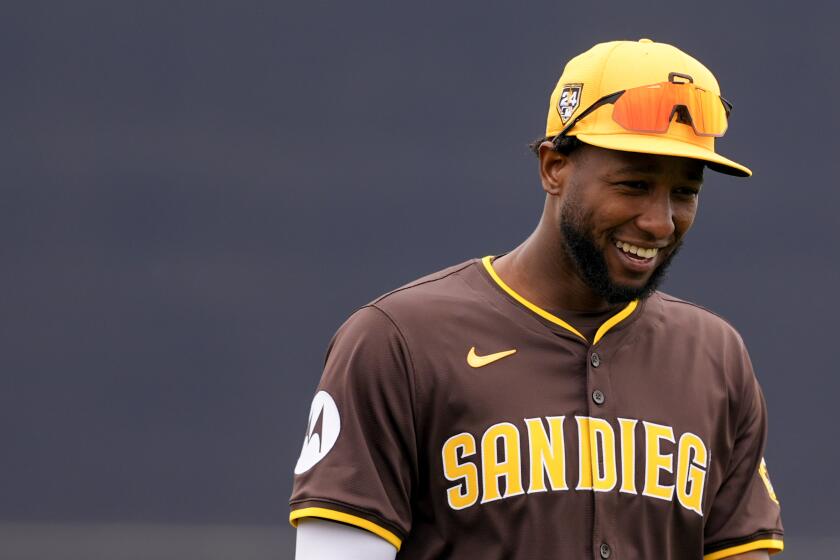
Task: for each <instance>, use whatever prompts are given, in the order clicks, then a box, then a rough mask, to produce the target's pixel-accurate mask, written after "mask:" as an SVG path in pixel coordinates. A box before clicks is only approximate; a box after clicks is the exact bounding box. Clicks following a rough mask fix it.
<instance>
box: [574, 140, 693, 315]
mask: <svg viewBox="0 0 840 560" xmlns="http://www.w3.org/2000/svg"><path fill="white" fill-rule="evenodd" d="M570 163H571V167H570V169H569V172H570V174H569V177H568V182H567V184H566V188H565V189H564V191H563V195H562V200H561V207H560V228H561V232H562V235H563V242H564V245H565V249H566V253H567V254H568V256H569V257H570V258H571V260H572V261H573V262H574V264H575V266H576V268H577V272H578V275H579V276H580V277H581V279H582V280H583V281H584V282H585V283H586V284H587V285H588V286H589V287H590V288H591V289H592V290H593V291H594V292H595V293H597V294H598V295H600V296H602V297H603V298H605V299H606V300H607V301H608V302H610V303H618V302H622V301H629V300H631V299H635V298H642V297H646V296H648V295H650V293H652V292H653V291H654V290H655V289H656V286H657V285H658V284H659V282H660V281H661V280H662V278H663V275H664V273H665V270H666V268H667V266H668V264H670V262H671V259H672V258H673V257H674V256H675V255H676V253H677V250H678V249H679V247H680V245H681V243H682V239H683V236H684V235H685V234H686V232H687V231H688V230H689V228H690V227H691V225H692V223H693V222H694V216H695V214H696V213H697V203H698V195H699V192H700V187H701V185H702V182H703V164H702V163H700V162H699V161H696V160H692V159H688V158H678V157H670V156H655V155H649V154H637V153H631V152H619V151H614V150H605V149H601V148H594V147H591V146H584V147H583V148H581V151H580V152H578V153H576V154H574V156H573V157H572V158H571V160H570Z"/></svg>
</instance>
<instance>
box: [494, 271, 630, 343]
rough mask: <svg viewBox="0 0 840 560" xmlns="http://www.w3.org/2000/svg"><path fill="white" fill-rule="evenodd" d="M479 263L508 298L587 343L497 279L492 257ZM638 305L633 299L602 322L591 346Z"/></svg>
mask: <svg viewBox="0 0 840 560" xmlns="http://www.w3.org/2000/svg"><path fill="white" fill-rule="evenodd" d="M481 262H482V263H483V264H484V268H485V269H486V270H487V274H489V275H490V277H491V278H492V279H493V281H494V282H496V284H498V285H499V287H500V288H502V289H503V290H504V291H505V292H507V294H508V295H509V296H510V297H512V298H513V299H515V300H516V301H518V302H519V303H521V304H522V305H524V306H525V307H527V308H528V309H530V310H531V311H533V312H534V313H536V314H537V315H539V316H540V317H542V318H543V319H548V320H549V321H551V322H552V323H554V324H555V325H560V326H561V327H563V328H564V329H566V330H567V331H569V332H570V333H572V334H574V335H576V336H578V337H579V338H581V339H582V340H583V341H584V342H589V341H588V340H587V339H586V337H585V336H583V335H582V334H581V333H580V331H578V330H577V329H576V328H574V327H573V326H572V325H570V324H569V323H567V322H566V321H564V320H563V319H561V318H560V317H558V316H557V315H554V314H553V313H549V312H548V311H546V310H545V309H543V308H542V307H539V306H537V305H534V304H533V303H531V302H530V301H528V300H527V299H525V298H524V297H522V296H521V295H519V294H518V293H516V292H515V291H514V289H513V288H511V287H510V286H508V285H507V284H505V282H504V280H502V279H501V278H500V277H499V275H498V274H496V271H495V270H494V269H493V264H492V263H493V256H492V255H488V256H486V257H484V258H483V259H481ZM638 305H639V300H637V299H634V300H633V301H631V302H630V303H628V304H627V307H625V308H624V309H622V310H621V311H619V312H618V313H616V314H615V315H613V316H612V317H610V318H609V319H607V320H606V321H604V324H603V325H601V326H600V327H599V328H598V332H596V333H595V340H594V341H593V342H592V344H593V345H595V344H598V341H599V340H601V339H602V338H603V337H604V335H605V334H607V331H609V330H610V329H611V328H613V327H614V326H616V325H617V324H619V323H620V322H622V321H623V320H624V319H626V318H627V317H629V316H630V314H631V313H633V311H634V310H635V309H636V307H637V306H638Z"/></svg>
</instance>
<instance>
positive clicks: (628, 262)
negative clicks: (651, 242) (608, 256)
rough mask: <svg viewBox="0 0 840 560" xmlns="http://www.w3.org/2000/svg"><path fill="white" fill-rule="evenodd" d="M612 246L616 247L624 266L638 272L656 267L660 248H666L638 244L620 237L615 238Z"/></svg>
mask: <svg viewBox="0 0 840 560" xmlns="http://www.w3.org/2000/svg"><path fill="white" fill-rule="evenodd" d="M612 246H613V247H614V248H615V251H614V252H615V253H616V255H618V260H619V262H620V263H621V264H622V265H623V266H624V268H626V269H629V270H630V271H631V272H634V273H637V274H639V273H646V272H651V271H652V270H653V269H654V268H656V266H657V260H658V259H657V256H658V255H659V252H660V249H661V248H664V247H656V246H643V245H636V244H634V243H630V242H628V241H622V240H619V239H614V240H613V242H612Z"/></svg>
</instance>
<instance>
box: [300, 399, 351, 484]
mask: <svg viewBox="0 0 840 560" xmlns="http://www.w3.org/2000/svg"><path fill="white" fill-rule="evenodd" d="M340 431H341V419H340V418H339V417H338V407H337V406H336V405H335V401H334V400H333V398H332V397H331V396H330V394H329V393H327V392H326V391H318V393H317V394H316V395H315V398H314V399H312V406H311V407H310V409H309V423H308V424H307V426H306V436H305V437H304V438H303V449H301V450H300V458H299V459H298V462H297V465H295V474H303V473H305V472H306V471H308V470H309V469H311V468H312V467H313V466H315V464H316V463H317V462H318V461H320V460H321V459H323V458H324V457H325V456H326V454H327V453H329V452H330V449H332V448H333V445H335V441H336V440H337V439H338V432H340Z"/></svg>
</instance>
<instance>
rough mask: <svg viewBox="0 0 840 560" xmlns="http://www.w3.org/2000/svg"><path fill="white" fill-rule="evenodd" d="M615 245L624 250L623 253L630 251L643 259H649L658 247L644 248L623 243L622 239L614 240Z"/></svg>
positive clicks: (654, 254)
mask: <svg viewBox="0 0 840 560" xmlns="http://www.w3.org/2000/svg"><path fill="white" fill-rule="evenodd" d="M615 246H616V247H618V248H619V249H621V250H622V251H624V252H625V253H631V254H633V255H636V256H639V257H642V258H643V259H651V258H653V257H655V256H656V253H658V252H659V249H658V248H657V247H651V248H650V249H645V248H644V247H636V246H635V245H631V244H629V243H625V242H624V241H616V242H615Z"/></svg>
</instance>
